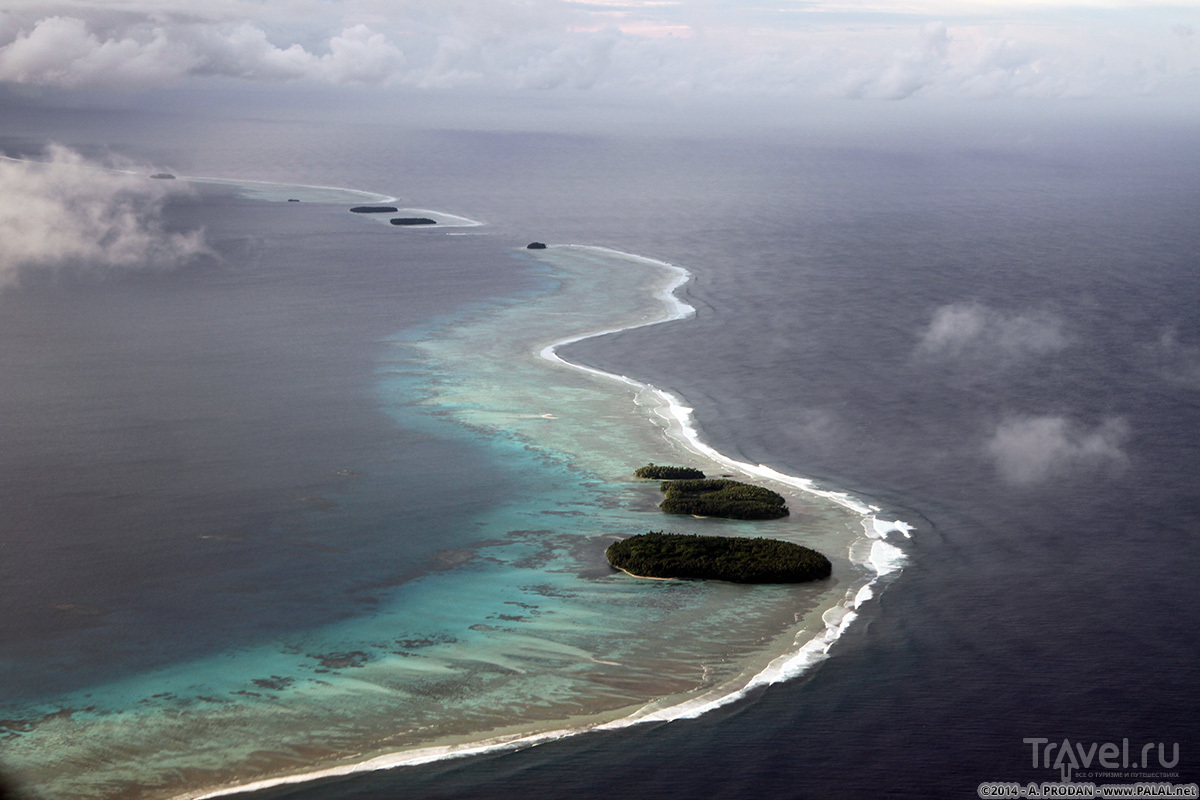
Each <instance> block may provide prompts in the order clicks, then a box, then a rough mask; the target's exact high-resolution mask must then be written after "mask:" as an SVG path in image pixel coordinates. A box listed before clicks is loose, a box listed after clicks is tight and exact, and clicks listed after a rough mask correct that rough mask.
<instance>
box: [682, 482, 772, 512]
mask: <svg viewBox="0 0 1200 800" xmlns="http://www.w3.org/2000/svg"><path fill="white" fill-rule="evenodd" d="M660 488H661V489H662V491H663V493H664V494H665V495H666V498H665V499H664V500H663V501H662V502H661V503H659V504H658V507H659V508H661V509H662V510H663V511H665V512H667V513H668V514H692V515H695V516H698V517H724V518H726V519H778V518H779V517H786V516H787V515H788V509H787V506H786V505H785V503H786V502H787V501H786V500H784V498H783V495H781V494H779V493H777V492H773V491H771V490H770V489H764V488H763V487H761V486H752V485H750V484H748V483H742V482H740V481H733V480H728V479H724V478H722V479H716V480H712V479H709V480H701V479H696V480H673V481H663V483H662V486H661V487H660Z"/></svg>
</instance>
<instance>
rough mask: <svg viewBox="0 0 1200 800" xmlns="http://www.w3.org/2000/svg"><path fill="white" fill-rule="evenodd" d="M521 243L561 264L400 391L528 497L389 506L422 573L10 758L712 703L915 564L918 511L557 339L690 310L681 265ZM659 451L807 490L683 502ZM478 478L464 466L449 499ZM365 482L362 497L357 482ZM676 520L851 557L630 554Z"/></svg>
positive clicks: (263, 751)
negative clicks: (722, 501)
mask: <svg viewBox="0 0 1200 800" xmlns="http://www.w3.org/2000/svg"><path fill="white" fill-rule="evenodd" d="M297 191H299V190H298V189H295V188H289V189H287V191H285V192H284V193H285V194H289V196H294V195H295V193H296V192H297ZM327 191H328V190H322V191H321V193H320V194H319V195H316V196H313V197H311V198H310V197H308V196H307V195H305V196H304V197H303V198H302V200H307V201H317V202H320V201H327V200H328V199H329V198H328V197H327V196H326V194H325V192H327ZM274 199H278V198H274ZM417 235H423V234H417ZM446 244H447V246H453V241H452V240H450V239H447V241H446ZM496 257H497V258H520V259H526V260H527V264H528V266H527V268H528V270H529V271H530V272H531V274H533V275H535V276H536V277H537V278H538V281H537V283H538V286H539V287H540V288H539V289H537V290H535V291H531V292H529V293H527V294H525V295H524V296H521V297H515V298H511V299H508V300H498V301H496V302H494V303H492V304H489V305H484V306H477V307H474V308H471V309H466V310H464V311H463V312H462V313H460V314H458V315H456V316H455V317H453V318H451V319H447V320H440V321H435V322H434V323H431V324H427V325H424V326H422V327H420V328H415V329H409V330H405V331H401V332H399V333H397V334H396V335H395V336H393V337H391V339H390V340H389V343H388V346H387V348H386V354H385V355H384V357H383V358H382V360H381V362H380V363H379V365H378V370H377V377H378V384H377V395H378V398H379V403H380V405H381V407H382V408H383V410H385V411H386V412H387V413H388V414H389V415H390V416H391V418H392V419H393V420H394V421H395V423H396V425H397V427H398V428H400V429H402V430H403V431H404V432H405V433H406V435H408V436H410V437H411V436H428V437H437V438H442V439H452V440H453V439H459V440H462V441H464V442H467V443H469V444H470V445H471V446H472V447H476V448H482V451H483V452H486V453H487V458H488V460H489V462H490V463H492V464H494V465H496V466H497V469H499V470H501V471H502V472H503V479H504V481H505V482H506V485H507V486H508V487H509V493H508V496H507V497H508V499H507V500H506V501H503V502H500V503H490V504H487V505H485V506H473V505H471V504H469V503H468V504H466V505H465V506H464V507H462V508H458V509H455V510H454V512H453V516H452V517H451V518H450V519H442V520H438V525H437V528H438V530H437V534H436V537H432V538H433V539H435V540H436V543H437V544H436V547H434V546H430V547H426V548H424V549H425V550H427V551H429V552H428V553H426V555H425V556H424V557H423V558H421V559H418V560H415V561H413V560H411V559H412V558H413V556H412V554H413V553H414V552H417V553H420V552H421V551H422V548H421V547H420V546H419V542H420V539H421V537H423V536H426V535H429V534H430V533H431V532H432V531H431V530H427V529H426V528H425V527H423V525H424V524H425V523H423V522H422V515H421V509H420V508H405V507H403V506H397V507H394V508H392V509H390V517H391V518H390V519H389V523H390V524H392V525H393V526H394V533H395V539H394V542H395V551H394V552H392V551H390V550H389V546H388V545H387V544H386V543H384V544H381V545H380V546H379V549H378V551H377V552H376V553H374V557H375V558H377V559H380V560H387V559H397V562H398V563H397V568H396V573H397V579H396V581H395V584H394V585H392V586H381V587H378V590H377V591H376V592H375V595H374V598H375V600H374V603H373V605H371V606H370V607H368V608H364V609H363V611H362V613H360V614H356V615H354V616H352V617H350V618H347V619H345V620H343V621H341V622H338V623H336V624H331V625H325V626H323V627H320V628H317V629H312V630H307V629H306V628H305V626H304V625H303V621H302V620H301V621H298V624H297V626H296V632H295V633H294V634H290V635H287V636H282V637H279V638H277V639H274V640H270V641H263V642H261V643H259V644H257V645H253V646H245V647H239V648H235V649H228V650H225V651H221V650H220V649H217V652H216V654H214V655H212V656H210V657H207V658H202V659H197V660H193V661H189V662H186V663H179V664H174V665H172V666H170V667H165V668H161V669H154V670H147V671H145V672H143V673H140V674H133V675H129V676H128V677H126V678H123V679H121V680H118V681H112V682H109V683H106V684H104V685H99V686H89V687H87V688H86V689H81V690H80V691H79V692H76V693H72V694H68V695H65V696H63V697H61V698H58V699H57V700H56V701H55V702H53V703H49V704H45V705H42V706H40V707H38V708H24V709H17V710H16V711H15V713H16V714H18V715H20V717H21V719H23V720H24V721H23V722H22V723H21V726H22V727H23V730H22V732H21V734H20V735H19V736H16V737H14V738H12V739H10V740H9V742H8V743H7V746H6V751H7V755H6V759H7V763H8V764H9V765H10V766H11V767H13V768H15V769H16V770H17V773H18V776H19V777H20V778H22V779H23V780H24V781H25V782H26V783H27V784H28V785H29V786H30V787H32V788H34V789H35V790H36V791H39V792H40V793H41V794H42V795H43V796H45V797H79V798H87V797H96V798H101V797H172V796H180V795H184V794H186V795H187V796H195V795H196V794H202V793H204V792H205V791H207V790H209V789H211V788H212V787H218V786H244V785H247V784H251V783H255V782H261V781H267V782H270V781H274V780H277V779H279V778H280V776H286V775H289V774H291V775H312V774H314V772H315V771H320V770H325V771H328V770H334V771H340V770H347V769H353V768H356V767H355V765H362V764H363V763H364V762H369V765H371V766H387V765H393V764H397V763H404V762H405V761H412V760H415V759H421V758H428V757H432V756H440V755H446V754H449V753H453V752H464V751H466V750H469V749H473V748H477V747H479V746H480V745H481V743H483V746H508V745H512V744H513V743H517V742H521V741H527V740H528V737H529V736H531V735H535V736H536V735H544V736H558V735H565V734H566V733H570V732H575V731H581V730H586V729H588V728H591V727H596V726H602V725H610V724H626V723H627V722H629V721H631V720H634V719H651V718H672V717H675V716H686V715H693V714H696V713H700V712H701V711H703V710H704V709H705V708H709V707H712V706H713V705H715V704H719V703H721V702H725V701H726V700H728V699H730V698H732V697H735V696H736V695H737V693H738V692H739V691H740V690H742V689H743V688H745V687H746V686H747V685H748V684H750V683H752V682H755V681H758V682H763V681H772V680H777V679H780V678H783V677H787V676H788V675H792V674H795V673H796V672H797V671H799V670H800V669H802V668H803V666H804V665H805V664H807V663H811V662H812V661H813V660H814V659H817V658H819V657H821V655H822V653H823V651H824V648H825V647H826V646H827V644H828V642H829V641H831V640H832V638H835V637H836V635H837V633H838V632H839V631H840V628H841V626H842V625H843V624H844V623H846V622H848V621H849V620H850V619H852V617H853V613H854V609H855V608H856V607H857V606H858V605H859V604H860V603H861V602H864V601H865V600H867V599H869V597H870V595H871V591H870V590H869V589H866V588H865V587H866V586H867V584H868V583H870V582H871V581H872V580H873V579H874V578H875V577H876V575H877V571H883V572H887V571H888V570H891V569H894V567H895V565H896V556H897V553H896V552H895V551H894V550H892V549H891V548H888V547H887V546H886V545H881V543H880V542H879V537H880V535H882V534H884V533H887V532H888V531H890V530H894V529H891V528H889V527H888V526H887V525H873V524H872V523H873V517H872V515H871V510H870V509H869V508H866V507H864V506H862V505H861V504H859V503H857V502H855V501H853V500H850V499H847V498H841V497H838V496H833V495H827V494H826V495H822V494H820V493H812V492H805V491H803V489H804V488H805V484H804V483H803V482H802V481H797V480H793V479H789V478H788V477H787V476H783V475H779V474H778V473H771V472H769V471H764V470H755V469H754V468H753V467H752V465H744V466H745V467H747V468H748V469H749V470H750V471H749V473H747V472H745V471H743V470H741V469H740V467H739V465H737V464H736V463H734V462H730V461H728V460H727V459H722V458H721V457H720V456H719V454H716V453H715V452H712V451H707V452H705V450H704V448H703V446H702V444H700V443H699V440H698V439H696V432H695V430H694V427H692V426H691V425H690V421H689V419H688V418H687V416H686V414H684V413H682V411H681V409H680V408H679V407H678V405H676V406H675V407H671V406H670V405H669V404H668V402H667V400H668V399H669V398H667V397H666V396H664V395H662V394H661V393H659V392H657V391H656V390H653V389H652V388H650V387H648V386H646V385H644V384H639V383H637V382H636V381H631V380H628V379H626V380H614V378H613V376H608V375H604V374H599V373H597V372H594V371H590V372H589V371H586V370H579V369H574V368H571V367H569V366H567V365H564V364H562V363H561V362H556V361H555V360H554V359H552V358H548V357H547V356H549V355H550V352H549V351H548V350H547V348H548V347H549V346H551V345H553V344H555V343H556V342H563V341H568V340H572V339H577V338H579V337H583V336H587V335H590V334H594V333H597V332H601V331H606V330H615V329H621V328H627V327H631V326H637V325H645V324H651V323H654V322H656V321H659V320H663V319H667V318H670V317H675V316H680V315H683V314H686V310H687V309H686V308H685V307H684V306H682V305H681V304H680V303H679V302H677V301H675V300H674V299H672V298H671V296H670V294H669V290H670V289H671V288H672V287H674V286H676V285H677V284H678V283H679V281H680V279H681V277H682V272H681V270H679V269H678V268H672V267H670V266H668V265H664V264H661V263H659V262H654V261H652V260H649V259H644V258H639V257H634V256H629V255H626V254H622V253H617V252H614V251H608V250H603V249H597V248H580V247H552V248H551V249H549V250H547V251H544V252H542V253H540V254H536V255H534V254H531V253H527V252H524V251H521V252H515V253H514V252H508V251H503V250H502V249H501V248H499V247H498V248H497V254H496ZM396 458H397V462H396V469H397V470H398V471H399V472H401V473H403V472H406V471H410V472H413V473H417V472H421V471H422V470H423V468H424V467H425V466H426V465H423V464H422V463H420V462H419V461H407V462H406V461H405V454H404V451H403V447H402V445H398V446H397V452H396ZM648 461H654V462H657V463H672V462H683V463H689V464H694V465H696V466H700V467H702V468H704V469H706V470H707V471H709V472H711V473H719V472H727V473H730V474H742V475H744V476H745V475H748V476H749V477H754V478H755V479H757V480H760V481H766V482H769V483H771V484H772V485H773V487H774V488H777V489H779V490H780V491H783V492H784V493H785V494H786V495H787V496H788V497H789V501H790V506H791V508H792V515H791V516H790V517H789V518H786V519H784V520H781V521H773V522H766V523H753V524H750V523H739V522H728V521H720V520H712V519H693V518H665V517H664V516H663V515H662V514H661V513H660V512H659V511H658V510H657V509H656V507H655V504H656V502H657V499H658V491H657V486H656V484H655V483H653V482H640V481H636V480H635V479H633V478H632V477H631V474H632V471H633V469H634V468H635V467H637V466H639V465H641V464H643V463H646V462H648ZM455 488H456V487H454V486H453V485H448V486H445V487H443V488H442V491H441V495H442V497H440V498H439V502H441V503H442V504H443V507H450V508H452V507H453V503H452V502H450V503H447V502H446V499H447V498H453V497H454V496H455ZM314 502H316V500H314ZM344 506H345V507H344V508H343V513H353V510H354V500H353V497H351V498H348V499H347V500H346V501H345V502H344ZM660 528H667V529H670V530H676V531H680V532H703V533H710V534H711V533H716V534H721V535H747V534H749V535H770V536H776V537H779V538H786V539H790V540H793V541H798V542H802V543H805V544H809V545H811V546H814V547H816V548H817V549H819V550H821V551H822V552H825V553H826V554H828V555H829V556H830V558H831V560H832V561H833V563H834V577H833V578H832V579H830V580H828V581H823V582H821V583H819V584H812V585H807V586H798V587H784V586H735V585H730V584H723V583H698V582H673V581H649V580H639V579H634V578H631V577H629V576H626V575H623V574H621V573H617V572H614V571H613V570H611V569H610V568H609V567H608V565H607V563H606V562H605V559H604V556H603V551H604V548H605V547H606V546H607V545H608V544H609V543H610V542H611V541H613V540H614V539H616V538H620V537H623V536H627V535H631V534H634V533H639V532H643V531H645V530H648V529H660ZM867 534H873V535H874V537H875V538H873V539H872V538H871V537H870V536H868V535H867ZM414 540H416V541H417V542H418V545H417V546H414V545H413V542H414ZM405 559H408V560H407V561H406V560H405ZM806 643H807V646H806ZM371 759H375V760H374V761H370V760H371Z"/></svg>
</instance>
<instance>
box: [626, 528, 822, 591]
mask: <svg viewBox="0 0 1200 800" xmlns="http://www.w3.org/2000/svg"><path fill="white" fill-rule="evenodd" d="M604 555H605V556H606V557H607V558H608V563H609V564H611V565H612V566H613V567H615V568H617V569H619V570H622V571H624V572H627V573H629V574H630V575H633V576H635V577H641V578H707V579H711V580H719V581H732V582H734V583H804V582H807V581H816V580H821V579H822V578H828V577H829V576H830V575H831V574H832V573H833V565H832V564H830V563H829V559H828V558H826V557H825V556H823V555H821V554H820V553H818V552H817V551H816V550H813V549H811V548H808V547H804V546H802V545H798V544H793V543H792V542H784V541H780V540H779V539H767V538H763V537H758V538H754V539H741V538H726V537H723V536H697V535H694V534H682V533H665V532H663V531H651V532H649V533H643V534H639V535H637V536H630V537H629V538H628V539H622V540H621V541H619V542H615V543H613V544H612V545H610V546H609V547H608V549H607V550H605V551H604Z"/></svg>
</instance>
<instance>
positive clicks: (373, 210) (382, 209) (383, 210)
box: [350, 206, 400, 214]
mask: <svg viewBox="0 0 1200 800" xmlns="http://www.w3.org/2000/svg"><path fill="white" fill-rule="evenodd" d="M399 210H400V209H398V208H396V207H395V206H355V207H354V208H352V209H350V213H351V214H395V213H396V212H397V211H399Z"/></svg>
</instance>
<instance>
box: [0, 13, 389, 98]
mask: <svg viewBox="0 0 1200 800" xmlns="http://www.w3.org/2000/svg"><path fill="white" fill-rule="evenodd" d="M405 61H406V59H405V56H404V53H403V52H402V51H401V50H400V48H399V47H397V46H396V45H395V44H393V43H392V42H391V41H389V40H388V39H387V38H386V37H385V36H384V35H383V34H380V33H377V32H376V31H374V30H372V29H371V28H370V27H368V26H367V25H365V24H361V23H360V24H356V25H352V26H350V27H346V28H343V29H342V30H341V31H340V32H339V33H336V34H333V35H331V36H329V38H328V39H327V40H326V41H325V42H324V44H323V45H322V46H321V47H320V48H314V49H313V50H308V49H305V48H304V47H303V46H301V45H300V44H296V43H292V44H289V45H287V46H286V47H280V46H278V45H276V44H275V43H274V42H272V40H271V38H270V37H269V36H268V34H267V32H266V31H264V30H263V29H262V28H261V27H258V26H256V25H255V24H253V23H251V22H249V21H244V22H241V23H240V24H236V25H232V26H229V25H215V24H212V23H201V22H171V23H160V22H158V21H154V20H139V21H135V22H133V23H131V24H127V25H123V26H118V27H116V28H114V27H112V26H102V25H100V24H98V23H97V24H94V25H93V24H89V22H88V21H85V20H84V19H82V18H79V17H72V16H52V17H45V18H42V19H39V20H37V21H36V22H34V23H33V24H32V25H28V26H21V27H19V28H18V29H17V31H16V33H15V35H13V36H12V40H11V41H9V42H7V43H4V44H3V45H2V46H0V81H8V82H12V83H18V84H33V85H48V86H58V87H62V88H67V89H107V88H147V87H152V86H166V85H170V84H172V83H175V82H177V81H179V80H180V79H182V78H184V77H186V76H189V75H196V76H205V75H210V76H211V75H215V76H224V77H233V78H244V79H248V80H268V81H281V80H301V79H310V80H315V81H321V82H326V83H334V84H380V83H386V82H388V81H390V80H393V79H394V78H396V77H397V76H398V75H400V74H401V71H402V68H403V66H404V64H405Z"/></svg>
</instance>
